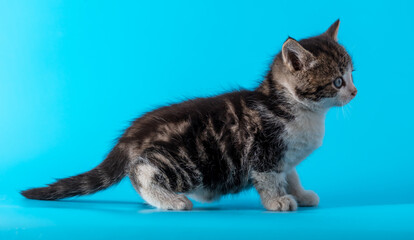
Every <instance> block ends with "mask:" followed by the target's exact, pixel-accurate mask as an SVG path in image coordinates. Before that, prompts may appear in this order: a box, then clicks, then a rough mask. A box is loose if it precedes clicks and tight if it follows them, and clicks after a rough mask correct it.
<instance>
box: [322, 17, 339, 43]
mask: <svg viewBox="0 0 414 240" xmlns="http://www.w3.org/2000/svg"><path fill="white" fill-rule="evenodd" d="M339 23H340V22H339V19H338V20H336V21H335V22H334V23H333V24H332V25H331V26H330V27H329V28H328V30H326V32H324V33H323V35H326V36H328V37H330V38H332V39H333V40H335V41H338V29H339Z"/></svg>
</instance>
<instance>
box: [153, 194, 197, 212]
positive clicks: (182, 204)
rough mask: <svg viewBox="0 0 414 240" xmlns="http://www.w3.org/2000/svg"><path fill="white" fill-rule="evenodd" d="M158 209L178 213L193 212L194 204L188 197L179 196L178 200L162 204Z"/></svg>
mask: <svg viewBox="0 0 414 240" xmlns="http://www.w3.org/2000/svg"><path fill="white" fill-rule="evenodd" d="M158 208H160V209H165V210H176V211H181V210H191V209H192V208H193V203H192V202H191V201H190V200H189V199H188V198H187V197H185V196H179V197H177V198H173V199H170V200H169V201H167V202H161V203H160V205H159V206H158Z"/></svg>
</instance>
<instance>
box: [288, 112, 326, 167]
mask: <svg viewBox="0 0 414 240" xmlns="http://www.w3.org/2000/svg"><path fill="white" fill-rule="evenodd" d="M285 130H286V132H285V136H284V140H285V143H286V144H287V151H286V153H285V155H284V159H283V160H284V162H285V170H286V171H289V170H290V169H291V168H293V167H295V166H296V165H297V164H299V163H300V162H301V161H302V160H304V159H305V158H306V157H307V156H309V154H311V153H312V152H313V151H314V150H315V149H317V148H318V147H320V146H321V145H322V141H323V136H324V135H325V113H315V112H309V111H300V112H298V114H297V115H296V117H295V120H293V121H291V122H289V123H287V124H286V129H285Z"/></svg>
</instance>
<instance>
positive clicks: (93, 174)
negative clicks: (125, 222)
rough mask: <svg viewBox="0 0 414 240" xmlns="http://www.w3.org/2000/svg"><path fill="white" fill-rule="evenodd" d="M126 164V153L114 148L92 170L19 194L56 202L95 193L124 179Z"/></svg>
mask: <svg viewBox="0 0 414 240" xmlns="http://www.w3.org/2000/svg"><path fill="white" fill-rule="evenodd" d="M128 162H129V160H128V156H127V155H126V153H124V152H123V151H122V150H121V149H119V148H118V147H117V146H115V148H114V149H113V150H112V151H111V152H110V153H109V154H108V156H107V157H106V159H105V160H104V161H103V162H102V163H101V164H99V165H98V166H97V167H95V168H94V169H92V170H90V171H88V172H86V173H82V174H80V175H77V176H73V177H69V178H64V179H60V180H58V181H57V182H55V183H52V184H49V185H48V186H47V187H41V188H32V189H29V190H26V191H22V192H21V194H22V195H23V196H25V197H26V198H30V199H39V200H57V199H62V198H67V197H73V196H77V195H86V194H91V193H95V192H97V191H100V190H103V189H105V188H107V187H109V186H111V185H113V184H115V183H117V182H119V181H120V180H121V179H122V178H124V177H125V175H126V166H127V164H128Z"/></svg>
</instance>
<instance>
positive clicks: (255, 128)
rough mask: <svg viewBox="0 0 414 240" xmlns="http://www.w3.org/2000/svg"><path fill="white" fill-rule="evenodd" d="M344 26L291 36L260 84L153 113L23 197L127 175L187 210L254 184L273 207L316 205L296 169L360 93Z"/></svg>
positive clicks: (154, 200) (78, 189)
mask: <svg viewBox="0 0 414 240" xmlns="http://www.w3.org/2000/svg"><path fill="white" fill-rule="evenodd" d="M338 27H339V20H337V21H336V22H335V23H334V24H332V26H330V27H329V29H328V30H327V31H326V32H324V33H323V34H321V35H319V36H316V37H312V38H308V39H303V40H301V41H296V40H294V39H293V38H288V39H287V40H286V41H285V43H284V44H283V46H282V50H281V52H280V53H279V54H277V55H276V57H275V59H274V61H273V63H272V64H271V67H270V70H269V72H268V74H267V76H266V78H265V79H264V80H263V82H262V83H261V84H260V86H258V87H257V89H255V90H253V91H249V90H242V91H236V92H231V93H227V94H224V95H220V96H216V97H212V98H198V99H194V100H189V101H185V102H182V103H179V104H174V105H171V106H167V107H162V108H159V109H157V110H155V111H152V112H149V113H147V114H145V115H144V116H142V117H141V118H138V119H137V120H135V121H134V122H133V124H132V125H131V126H130V127H129V128H128V129H127V130H126V131H125V133H124V134H123V135H122V136H121V138H120V139H119V142H118V143H117V144H116V146H115V147H114V148H113V150H112V151H111V152H110V153H109V155H108V156H107V158H106V159H105V160H104V161H103V162H102V163H101V164H100V165H98V166H97V167H95V168H94V169H92V170H90V171H89V172H86V173H82V174H80V175H77V176H74V177H69V178H65V179H61V180H58V181H57V182H55V183H53V184H50V185H49V186H47V187H42V188H34V189H29V190H27V191H23V192H22V194H23V195H24V196H25V197H27V198H31V199H41V200H56V199H61V198H67V197H72V196H76V195H84V194H91V193H95V192H97V191H100V190H102V189H105V188H107V187H109V186H111V185H113V184H115V183H117V182H119V181H120V180H121V179H122V178H123V177H125V176H126V175H128V176H129V178H130V179H131V182H132V184H133V186H134V187H135V189H136V190H137V191H138V193H139V194H140V195H141V196H142V198H143V199H144V200H145V201H147V202H148V203H149V204H151V205H153V206H155V207H157V208H161V209H173V210H189V209H191V208H192V203H191V201H190V200H189V199H188V198H187V197H186V195H187V196H190V197H192V198H194V199H196V200H200V201H204V202H211V201H213V200H217V199H219V198H220V196H222V195H225V194H230V193H232V194H233V193H238V192H240V191H242V190H245V189H247V188H250V187H255V188H256V189H257V191H258V192H259V194H260V197H261V200H262V203H263V205H264V207H265V208H266V209H268V210H273V211H293V210H295V209H296V208H297V206H298V205H299V206H316V205H317V204H318V203H319V197H318V195H316V194H315V193H314V192H313V191H307V190H304V189H303V187H302V186H301V184H300V181H299V178H298V175H297V172H296V170H295V167H296V165H298V164H299V163H300V162H301V161H302V160H304V159H305V158H306V157H307V156H308V155H309V154H310V153H312V152H313V151H314V150H315V149H317V148H318V147H319V146H321V144H322V139H323V136H324V121H325V115H326V112H327V111H328V109H329V108H331V107H334V106H343V105H345V104H347V103H348V102H349V101H351V100H352V99H353V98H354V97H355V95H356V93H357V90H356V88H355V86H354V84H353V80H352V70H353V68H352V61H351V57H350V56H349V55H348V53H347V52H346V50H345V49H344V48H343V47H342V46H341V45H339V44H338V43H337V33H338Z"/></svg>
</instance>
